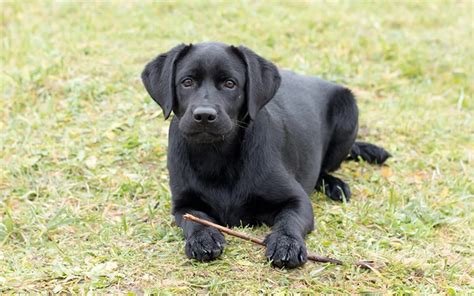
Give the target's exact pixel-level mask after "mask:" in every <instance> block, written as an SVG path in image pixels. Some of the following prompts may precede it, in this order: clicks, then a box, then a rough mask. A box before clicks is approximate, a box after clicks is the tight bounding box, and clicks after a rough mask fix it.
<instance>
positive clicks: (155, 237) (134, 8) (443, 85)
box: [0, 1, 474, 295]
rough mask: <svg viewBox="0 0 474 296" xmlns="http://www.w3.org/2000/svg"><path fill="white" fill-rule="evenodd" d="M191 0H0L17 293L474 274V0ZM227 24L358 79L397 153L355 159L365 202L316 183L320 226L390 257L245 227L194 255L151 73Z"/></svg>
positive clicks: (370, 118)
mask: <svg viewBox="0 0 474 296" xmlns="http://www.w3.org/2000/svg"><path fill="white" fill-rule="evenodd" d="M189 2H190V3H186V2H181V3H171V2H164V3H154V4H152V3H144V2H136V3H129V2H128V1H127V2H126V1H123V2H121V3H119V2H116V3H93V2H83V3H79V2H77V3H73V2H62V3H50V2H42V1H36V2H33V3H29V2H28V3H27V2H24V3H22V2H20V1H18V2H16V1H15V2H13V1H12V2H2V3H1V4H0V5H1V7H0V10H1V11H2V12H1V13H2V18H1V24H0V26H1V42H2V48H1V72H0V75H1V76H0V77H1V94H2V99H1V101H0V130H1V133H0V293H2V294H10V293H11V294H14V293H35V292H42V293H45V292H52V293H81V294H83V293H84V294H85V293H87V292H92V293H94V294H95V293H114V294H115V293H131V294H143V293H144V294H152V293H158V294H161V293H162V294H172V293H182V294H191V293H211V294H217V293H218V294H221V293H227V294H237V293H238V294H249V293H252V294H253V293H285V292H295V293H304V294H306V293H313V292H319V293H324V294H425V295H428V294H429V295H431V294H449V295H455V294H457V295H466V294H469V293H474V270H473V268H472V263H473V260H474V251H473V250H474V246H473V244H474V234H473V229H474V219H473V212H474V203H473V197H474V185H473V184H474V170H473V162H474V159H473V158H474V144H473V143H474V123H473V114H474V113H473V111H474V101H473V87H474V81H473V80H474V79H473V66H474V64H473V61H474V43H473V42H472V41H473V11H474V9H473V4H472V2H469V1H464V2H463V1H457V2H446V1H443V2H437V1H431V2H398V1H397V2H385V1H380V2H374V3H368V2H363V1H344V2H337V3H336V2H328V3H322V2H315V3H303V2H290V1H288V2H286V3H281V4H277V3H269V2H259V3H253V2H251V1H244V2H237V1H232V2H231V1H228V2H214V3H210V2H207V1H189ZM208 40H219V41H223V42H227V43H232V44H246V45H247V46H249V47H250V48H253V49H254V50H256V51H257V52H258V53H260V54H261V55H263V56H265V57H267V58H268V59H271V60H272V61H274V62H275V63H276V64H277V65H279V66H280V67H284V68H291V69H293V70H295V71H297V72H300V73H306V74H313V75H318V76H321V77H323V78H325V79H328V80H332V81H336V82H339V83H342V84H345V85H347V86H349V87H350V88H352V89H353V90H354V92H355V93H356V95H357V96H358V101H359V106H360V109H361V129H360V138H361V139H364V140H367V141H371V142H374V143H377V144H380V145H382V146H384V147H386V148H387V149H388V150H389V151H390V152H391V153H392V154H393V155H394V157H393V158H392V159H391V160H390V161H389V162H388V166H384V167H376V166H369V165H366V164H359V163H346V164H344V166H343V168H342V169H341V170H340V171H339V172H338V174H339V175H340V176H342V177H343V178H344V179H345V180H347V181H348V182H349V183H350V184H351V188H352V190H353V199H352V202H351V203H350V204H347V205H344V204H339V203H335V202H332V201H330V200H328V199H327V198H325V197H324V196H323V195H322V194H317V193H315V194H314V195H313V196H311V200H312V202H313V206H314V210H315V215H316V224H317V229H316V230H315V231H314V232H313V233H312V234H311V235H309V236H308V238H307V240H306V242H307V245H308V248H309V249H311V250H312V251H314V252H316V253H319V254H322V255H330V256H333V257H336V258H340V259H343V260H349V261H350V260H353V259H354V260H355V259H373V260H376V261H378V262H380V263H383V264H384V265H385V267H384V268H383V269H382V270H381V272H380V274H376V273H373V272H369V271H364V270H359V269H357V268H355V267H352V266H333V265H324V264H315V263H308V264H306V265H305V266H304V267H303V268H299V269H296V270H279V269H275V268H272V267H270V266H269V264H268V263H267V262H266V261H265V260H264V250H263V249H261V248H259V247H258V246H254V245H251V244H250V243H247V242H243V241H240V240H237V239H232V238H229V239H228V246H227V248H226V250H225V252H224V254H223V255H222V257H221V258H220V259H219V260H217V261H214V262H211V263H198V262H195V261H192V260H188V259H186V258H185V255H184V250H183V247H184V243H183V238H182V234H181V232H180V230H179V229H178V228H177V227H176V226H174V225H173V219H172V217H171V215H170V193H169V189H168V174H167V171H166V166H165V159H166V145H167V127H168V122H165V121H163V118H162V115H161V111H160V110H159V108H158V106H157V105H156V104H155V103H154V102H153V101H152V100H151V99H150V98H149V97H148V96H147V94H146V92H145V90H144V88H143V86H142V84H141V82H140V79H139V74H140V72H141V70H142V68H143V66H144V65H145V63H146V62H147V61H148V60H150V59H151V58H152V57H153V56H155V55H156V54H158V53H160V52H163V51H166V50H168V49H169V48H171V47H172V46H174V45H176V44H178V43H181V42H199V41H208ZM157 202H158V207H157V208H154V205H155V204H156V203H157ZM240 230H242V231H245V232H247V233H249V234H252V235H255V236H260V237H263V236H264V234H265V233H267V232H268V231H269V229H268V228H265V227H262V228H255V229H240Z"/></svg>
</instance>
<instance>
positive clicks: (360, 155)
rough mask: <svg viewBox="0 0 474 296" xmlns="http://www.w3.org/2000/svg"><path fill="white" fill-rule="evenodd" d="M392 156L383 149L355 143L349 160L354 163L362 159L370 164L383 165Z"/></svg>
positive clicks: (363, 143)
mask: <svg viewBox="0 0 474 296" xmlns="http://www.w3.org/2000/svg"><path fill="white" fill-rule="evenodd" d="M391 156H392V155H391V154H390V153H388V152H387V151H386V150H385V149H383V148H382V147H379V146H376V145H373V144H370V143H365V142H355V143H354V145H352V148H351V152H350V154H349V156H348V157H347V159H348V160H354V161H359V160H360V159H362V160H364V161H366V162H368V163H375V164H383V163H384V162H385V161H386V160H387V159H388V158H389V157H391Z"/></svg>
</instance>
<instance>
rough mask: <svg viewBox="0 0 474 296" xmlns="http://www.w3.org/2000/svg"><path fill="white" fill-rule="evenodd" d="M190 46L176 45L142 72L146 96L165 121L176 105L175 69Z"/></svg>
mask: <svg viewBox="0 0 474 296" xmlns="http://www.w3.org/2000/svg"><path fill="white" fill-rule="evenodd" d="M191 46H192V45H184V44H181V45H178V46H176V47H174V48H173V49H171V50H170V51H168V52H166V53H163V54H160V55H159V56H157V57H156V58H155V59H153V60H152V61H151V62H149V63H148V64H147V65H146V67H145V69H144V70H143V72H142V81H143V84H144V85H145V88H146V90H147V91H148V94H150V96H151V98H152V99H153V100H155V102H157V103H158V105H160V107H161V109H163V115H164V116H165V119H168V117H169V116H170V114H171V110H172V109H173V107H174V105H175V104H176V93H175V81H174V79H175V68H176V63H177V61H178V60H179V59H180V58H182V57H183V56H184V55H185V54H186V53H187V52H188V50H189V49H190V48H191Z"/></svg>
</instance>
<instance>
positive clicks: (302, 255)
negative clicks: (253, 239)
mask: <svg viewBox="0 0 474 296" xmlns="http://www.w3.org/2000/svg"><path fill="white" fill-rule="evenodd" d="M264 242H265V244H266V246H267V251H266V253H265V255H266V256H267V259H268V260H271V261H272V264H273V265H274V266H277V267H287V268H295V267H298V266H301V265H303V264H304V263H305V262H306V261H307V260H308V257H307V252H306V245H305V243H304V241H303V239H301V238H295V237H292V236H289V235H286V234H282V233H278V232H272V233H270V234H269V235H268V236H267V237H266V238H265V241H264Z"/></svg>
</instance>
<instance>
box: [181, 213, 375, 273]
mask: <svg viewBox="0 0 474 296" xmlns="http://www.w3.org/2000/svg"><path fill="white" fill-rule="evenodd" d="M183 218H184V219H185V220H188V221H193V222H196V223H200V224H203V225H206V226H210V227H214V228H216V229H218V230H219V231H222V232H224V233H227V234H229V235H232V236H235V237H238V238H241V239H244V240H248V241H251V242H253V243H256V244H257V245H261V246H265V243H264V242H263V240H261V239H258V238H255V237H251V236H248V235H246V234H245V233H242V232H238V231H235V230H232V229H230V228H227V227H224V226H221V225H219V224H216V223H212V222H211V221H208V220H204V219H200V218H198V217H196V216H193V215H191V214H184V215H183ZM308 259H309V260H311V261H314V262H322V263H333V264H337V265H343V264H344V262H342V261H341V260H338V259H334V258H329V257H323V256H318V255H315V254H308ZM354 264H355V265H357V266H359V267H363V268H368V269H370V270H375V267H374V266H373V262H372V261H357V262H355V263H354ZM375 271H376V270H375Z"/></svg>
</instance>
